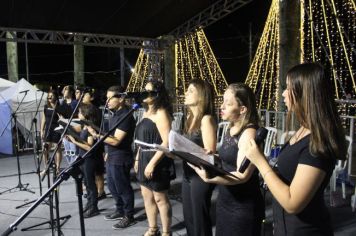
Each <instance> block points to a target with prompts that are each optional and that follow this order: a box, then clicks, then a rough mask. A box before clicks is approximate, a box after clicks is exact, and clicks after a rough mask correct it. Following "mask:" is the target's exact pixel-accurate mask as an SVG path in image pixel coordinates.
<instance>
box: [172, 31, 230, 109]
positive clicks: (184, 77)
mask: <svg viewBox="0 0 356 236" xmlns="http://www.w3.org/2000/svg"><path fill="white" fill-rule="evenodd" d="M175 57H176V58H175V67H176V69H175V71H176V76H175V78H176V79H175V82H176V84H175V85H176V98H177V102H178V103H180V104H181V103H182V101H183V96H184V93H185V91H186V89H187V87H188V84H189V81H190V80H192V79H202V80H206V81H208V82H209V83H210V84H211V85H212V86H213V88H214V94H215V97H216V101H215V102H216V103H219V102H220V101H221V99H222V95H223V92H224V91H225V89H226V87H227V82H226V79H225V77H224V75H223V73H222V71H221V69H220V66H219V64H218V62H217V60H216V58H215V56H214V53H213V51H212V49H211V47H210V44H209V42H208V39H207V38H206V36H205V33H204V31H203V29H197V30H196V31H195V32H194V33H191V34H187V35H185V36H184V37H183V38H181V39H180V40H178V41H177V42H176V43H175Z"/></svg>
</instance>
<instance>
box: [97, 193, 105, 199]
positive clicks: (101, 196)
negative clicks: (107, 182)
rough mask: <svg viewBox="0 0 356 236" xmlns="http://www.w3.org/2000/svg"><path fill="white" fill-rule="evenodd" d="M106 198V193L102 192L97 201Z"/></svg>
mask: <svg viewBox="0 0 356 236" xmlns="http://www.w3.org/2000/svg"><path fill="white" fill-rule="evenodd" d="M105 198H106V192H103V193H102V194H100V195H98V197H97V199H98V201H100V200H103V199H105Z"/></svg>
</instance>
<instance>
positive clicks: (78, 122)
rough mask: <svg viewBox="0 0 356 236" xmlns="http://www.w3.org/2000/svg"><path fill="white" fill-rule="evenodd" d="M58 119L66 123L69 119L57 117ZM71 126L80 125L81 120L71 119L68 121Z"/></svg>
mask: <svg viewBox="0 0 356 236" xmlns="http://www.w3.org/2000/svg"><path fill="white" fill-rule="evenodd" d="M59 121H63V122H64V123H66V124H68V121H69V119H64V118H62V119H59ZM70 125H71V126H80V125H81V121H80V119H72V122H70Z"/></svg>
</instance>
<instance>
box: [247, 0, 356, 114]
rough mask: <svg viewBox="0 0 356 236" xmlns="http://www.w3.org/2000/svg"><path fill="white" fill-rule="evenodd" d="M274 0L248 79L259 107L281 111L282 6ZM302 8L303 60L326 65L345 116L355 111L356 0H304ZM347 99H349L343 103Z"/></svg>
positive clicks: (301, 44) (301, 47)
mask: <svg viewBox="0 0 356 236" xmlns="http://www.w3.org/2000/svg"><path fill="white" fill-rule="evenodd" d="M279 6H280V5H279V1H278V0H273V1H272V4H271V8H270V11H269V14H268V17H267V20H266V23H265V27H264V30H263V34H262V37H261V39H260V42H259V45H258V48H257V51H256V54H255V57H254V60H253V62H252V65H251V67H250V70H249V73H248V75H247V78H246V81H245V82H246V83H247V84H248V85H249V86H251V87H252V88H253V89H254V91H255V93H256V96H257V98H258V99H257V104H258V108H259V109H267V110H275V111H277V110H278V104H277V102H278V101H279V99H280V97H279V96H280V95H279V87H280V86H281V85H280V84H279V81H280V77H279V76H280V74H279V71H280V70H279V61H280V59H279V58H280V54H279V53H280V48H279V45H280V35H279V32H280V9H279ZM300 7H301V11H300V12H301V17H300V19H301V22H300V26H301V30H300V39H301V40H300V49H301V50H300V52H301V55H300V58H301V62H308V61H315V62H319V63H321V64H322V65H324V66H325V68H326V71H327V74H328V75H330V78H331V79H332V80H333V84H334V97H335V99H338V104H341V105H339V109H340V112H341V114H342V115H349V114H350V113H352V112H355V108H356V104H355V103H352V102H350V100H355V99H356V85H355V61H356V49H355V44H354V43H355V41H356V25H355V23H356V7H355V2H354V1H353V0H338V1H337V0H316V1H310V0H303V1H301V4H300ZM340 99H341V100H345V101H346V102H343V103H342V102H341V103H340Z"/></svg>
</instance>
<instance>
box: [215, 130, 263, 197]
mask: <svg viewBox="0 0 356 236" xmlns="http://www.w3.org/2000/svg"><path fill="white" fill-rule="evenodd" d="M247 128H255V129H257V128H258V127H257V126H255V125H251V126H247V127H245V129H247ZM245 129H243V130H241V131H240V132H239V134H238V135H237V136H234V137H231V136H230V129H228V130H227V131H226V135H225V137H224V141H223V144H222V146H221V148H220V150H219V157H220V159H221V161H222V167H223V169H224V170H226V171H229V172H232V171H236V169H237V166H236V160H237V153H238V151H239V148H238V146H237V143H238V141H239V139H240V137H241V135H242V133H243V131H244V130H245ZM219 187H220V188H224V189H226V190H228V192H230V193H231V194H232V195H234V197H235V198H239V199H244V198H246V201H244V203H243V204H246V202H248V201H250V200H251V201H252V200H253V199H256V198H260V196H262V195H261V192H260V188H259V178H258V171H257V170H255V171H254V173H253V174H252V176H251V178H250V179H249V180H248V181H247V182H246V183H243V184H236V185H220V186H219ZM261 199H262V198H261ZM251 203H252V202H251Z"/></svg>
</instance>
